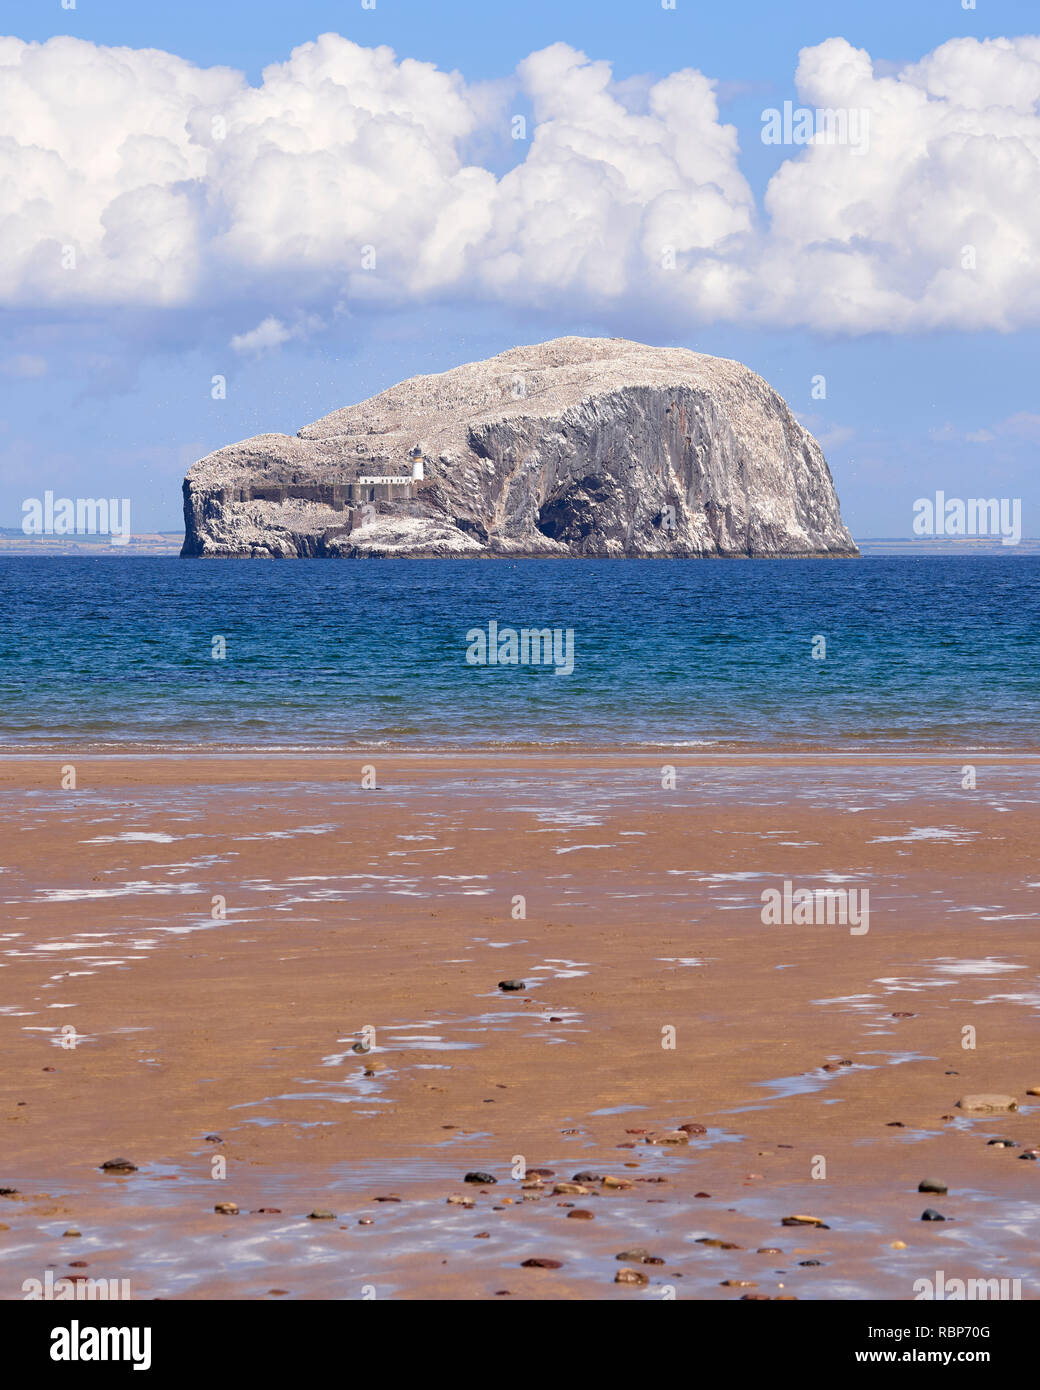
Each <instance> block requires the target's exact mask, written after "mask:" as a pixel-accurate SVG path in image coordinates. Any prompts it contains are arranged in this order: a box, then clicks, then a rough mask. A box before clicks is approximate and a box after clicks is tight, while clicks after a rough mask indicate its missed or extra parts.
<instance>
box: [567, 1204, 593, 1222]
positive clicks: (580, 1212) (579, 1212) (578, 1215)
mask: <svg viewBox="0 0 1040 1390" xmlns="http://www.w3.org/2000/svg"><path fill="white" fill-rule="evenodd" d="M567 1215H568V1217H573V1218H574V1220H575V1221H594V1220H595V1219H596V1218H595V1214H594V1213H593V1212H591V1211H586V1210H585V1209H584V1207H575V1208H574V1210H573V1211H569V1212H568V1213H567Z"/></svg>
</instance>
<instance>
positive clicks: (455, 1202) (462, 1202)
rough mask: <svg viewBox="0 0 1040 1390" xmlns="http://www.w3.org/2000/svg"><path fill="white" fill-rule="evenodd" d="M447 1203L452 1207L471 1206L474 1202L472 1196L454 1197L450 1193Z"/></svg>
mask: <svg viewBox="0 0 1040 1390" xmlns="http://www.w3.org/2000/svg"><path fill="white" fill-rule="evenodd" d="M448 1205H449V1206H452V1207H471V1206H473V1205H474V1203H473V1198H472V1197H456V1196H454V1195H452V1196H451V1197H449V1198H448Z"/></svg>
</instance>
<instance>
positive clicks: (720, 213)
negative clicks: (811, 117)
mask: <svg viewBox="0 0 1040 1390" xmlns="http://www.w3.org/2000/svg"><path fill="white" fill-rule="evenodd" d="M490 91H491V88H490V87H489V85H488V84H481V83H475V84H471V83H467V81H466V79H465V78H464V77H463V76H462V75H461V74H459V73H454V72H451V73H449V72H444V71H442V70H440V69H438V68H437V67H436V66H435V65H433V64H431V63H427V62H419V61H415V60H412V59H408V58H404V59H401V58H399V57H398V56H397V55H395V54H394V53H393V52H392V51H391V50H390V49H388V48H365V47H362V46H360V45H358V44H355V43H352V42H350V41H349V40H347V39H344V38H341V37H340V36H338V35H335V34H325V35H323V36H322V37H321V38H319V39H317V40H316V41H314V42H313V43H307V44H304V45H302V46H301V47H299V48H297V49H295V50H294V51H293V52H292V54H291V55H290V56H289V58H288V59H287V61H285V62H284V63H277V64H273V65H271V66H270V67H268V68H266V69H265V70H264V72H263V74H262V80H261V82H260V83H259V85H258V86H251V85H250V84H249V83H248V82H247V81H246V79H245V78H244V76H243V75H242V74H241V73H239V72H236V71H233V70H231V69H228V68H207V69H203V68H198V67H196V66H195V65H193V64H192V63H189V62H187V61H185V60H183V59H181V58H178V57H176V56H174V55H171V54H168V53H163V52H159V51H157V50H133V49H117V48H106V47H102V46H99V45H95V44H92V43H87V42H84V41H81V40H77V39H71V38H58V39H51V40H49V41H48V42H46V43H42V44H40V43H24V42H22V41H21V40H18V39H0V186H2V187H3V188H4V190H5V197H4V204H3V209H2V211H0V304H3V305H4V306H5V307H8V308H14V309H19V308H20V309H26V310H32V311H35V312H42V313H45V314H50V315H51V316H52V317H53V316H60V315H61V314H63V313H70V314H80V315H82V314H83V313H84V312H88V313H89V312H97V313H99V314H104V313H105V312H107V311H109V310H111V309H119V308H145V309H164V308H177V309H181V308H186V309H200V310H205V311H211V310H218V311H219V310H224V311H226V312H227V313H230V314H233V315H234V316H235V317H236V318H237V320H238V321H239V322H242V320H243V318H245V315H246V314H248V313H249V312H250V310H249V309H248V308H243V306H247V305H252V306H254V307H253V308H252V314H253V315H255V316H256V317H253V318H252V319H250V318H245V322H246V323H248V322H250V321H252V322H254V323H256V319H257V318H260V322H259V323H256V326H255V327H254V328H252V329H248V330H245V331H243V332H241V333H239V334H237V335H236V336H235V337H234V338H233V339H232V345H233V347H234V348H235V350H236V351H239V352H247V353H248V352H260V351H266V350H270V349H273V348H277V347H278V346H279V345H280V344H282V343H284V342H287V341H289V340H290V339H291V338H299V337H303V336H306V335H307V334H308V333H309V332H311V331H313V328H314V326H315V315H321V316H322V318H324V317H325V316H326V314H328V315H332V314H335V313H337V312H338V313H343V312H349V311H350V308H351V306H356V305H358V304H375V305H379V304H387V305H400V304H408V303H414V302H416V301H421V300H427V299H433V298H438V299H452V300H455V301H483V302H491V303H495V302H504V303H510V304H522V305H531V306H533V307H540V308H543V309H549V310H552V311H554V312H555V313H557V314H559V313H561V312H562V313H573V314H581V313H583V312H585V311H593V312H602V311H610V310H614V309H617V310H619V311H623V310H625V309H628V308H632V307H638V309H639V311H640V313H641V315H642V316H643V317H644V318H645V316H647V315H656V316H657V317H658V319H659V321H660V323H661V325H662V328H663V329H665V330H666V331H667V330H668V329H671V330H674V329H675V328H678V327H684V326H689V325H691V324H694V323H697V322H708V321H712V320H726V319H728V320H732V321H738V322H744V323H761V324H768V325H774V324H776V325H784V326H804V327H808V328H812V329H818V330H823V331H828V332H844V333H862V332H873V331H919V330H929V329H939V328H953V329H976V328H988V329H1001V330H1008V329H1013V328H1016V327H1019V326H1023V325H1028V324H1037V323H1040V217H1038V215H1037V208H1038V207H1040V112H1038V99H1040V38H1032V37H1023V38H1013V39H993V40H986V41H978V40H975V39H955V40H952V41H950V42H949V43H946V44H943V45H942V46H941V47H940V48H938V49H936V50H935V51H934V52H933V53H930V54H928V55H926V56H925V57H923V58H922V59H921V60H920V61H919V62H917V63H915V64H912V65H910V66H906V67H903V68H901V69H893V68H892V67H891V65H887V64H880V63H879V64H877V65H876V66H875V64H874V63H873V62H872V60H871V57H870V55H869V54H867V53H866V52H864V51H863V50H860V49H856V48H854V47H853V46H852V45H851V44H849V43H848V42H846V41H845V40H844V39H841V38H832V39H828V40H826V41H825V42H823V43H821V44H818V45H816V46H815V47H812V48H808V49H805V50H803V52H802V54H801V55H800V61H799V65H798V70H797V73H796V74H795V75H794V88H793V92H792V97H795V98H796V99H797V101H798V102H799V103H801V104H802V105H803V106H805V107H807V108H810V109H813V110H815V109H817V108H819V109H825V110H838V111H845V112H848V111H850V110H855V111H856V112H858V113H860V114H861V116H862V117H863V118H864V119H866V120H867V121H869V144H868V145H866V146H865V147H864V149H862V150H859V151H857V150H854V149H851V148H850V147H849V146H848V145H842V144H840V143H828V142H826V141H824V140H822V139H817V140H815V141H814V142H812V143H809V144H805V145H800V146H794V147H792V148H791V149H790V150H789V151H784V156H785V157H784V158H783V161H782V163H781V164H780V167H779V169H778V170H777V172H776V173H775V174H774V176H773V178H772V179H771V180H770V182H769V185H768V188H767V190H766V192H765V196H764V199H763V201H762V205H761V206H757V205H756V202H755V199H754V197H753V195H752V192H751V189H750V187H749V185H748V183H747V181H746V179H745V177H744V174H743V172H742V169H741V155H740V149H739V145H738V139H737V132H736V130H735V128H734V127H733V126H731V125H728V124H726V123H724V122H723V121H722V120H721V119H720V114H719V109H718V102H717V97H716V84H715V83H714V82H713V81H712V79H711V78H710V77H709V76H707V75H705V74H703V73H701V72H698V71H695V70H694V69H690V68H686V69H682V70H680V71H676V72H673V73H671V74H669V75H667V76H665V77H663V78H661V79H660V80H656V81H652V82H643V83H633V82H625V83H619V82H616V81H615V79H614V75H613V72H612V69H611V66H610V65H609V64H608V63H606V62H602V61H593V60H590V59H589V58H588V57H587V56H586V55H585V54H583V53H581V52H579V51H577V50H576V49H573V48H571V47H570V46H568V45H566V44H562V43H558V44H553V45H552V46H551V47H549V48H546V49H543V50H541V51H540V52H537V53H533V54H531V55H530V56H529V57H528V58H526V59H525V60H524V61H523V62H522V63H521V64H520V65H519V67H518V69H517V72H516V76H515V91H516V94H517V96H518V97H519V96H522V97H523V98H524V99H525V100H526V101H527V102H528V103H529V104H530V109H531V111H532V113H533V115H532V120H531V128H530V130H529V132H528V136H529V138H528V139H527V140H526V141H525V142H517V143H516V145H515V147H514V148H515V150H516V151H517V152H518V155H519V158H518V159H517V162H516V163H515V164H514V166H513V167H512V168H509V169H508V170H507V171H506V172H504V173H501V172H499V173H495V172H492V171H491V170H490V169H488V168H486V167H483V165H482V164H474V163H472V162H467V159H466V155H465V151H467V150H472V149H478V148H485V147H489V146H490V145H491V144H493V143H494V141H493V139H492V138H491V136H492V135H493V133H494V131H498V132H499V133H501V130H502V129H503V127H504V126H507V125H508V122H509V119H510V113H509V112H508V111H507V110H506V109H505V107H504V106H503V105H502V104H501V102H498V103H496V102H495V101H493V100H492V99H491V97H490V95H489V93H490ZM753 138H757V132H756V135H755V137H753ZM510 143H511V142H510ZM257 305H262V306H263V308H261V309H260V310H259V311H258V310H257V308H256V307H255V306H257Z"/></svg>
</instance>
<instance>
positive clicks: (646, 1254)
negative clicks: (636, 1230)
mask: <svg viewBox="0 0 1040 1390" xmlns="http://www.w3.org/2000/svg"><path fill="white" fill-rule="evenodd" d="M614 1258H615V1260H626V1261H627V1262H628V1263H629V1264H634V1265H645V1264H649V1263H650V1262H651V1260H652V1259H653V1256H652V1255H651V1254H650V1251H649V1250H644V1249H643V1247H642V1246H641V1245H636V1246H634V1247H633V1249H631V1250H622V1251H621V1252H620V1253H619V1254H617V1255H615V1256H614Z"/></svg>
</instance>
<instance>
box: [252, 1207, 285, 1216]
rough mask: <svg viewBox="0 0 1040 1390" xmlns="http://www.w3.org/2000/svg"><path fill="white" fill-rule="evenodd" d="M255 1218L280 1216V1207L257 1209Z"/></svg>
mask: <svg viewBox="0 0 1040 1390" xmlns="http://www.w3.org/2000/svg"><path fill="white" fill-rule="evenodd" d="M256 1214H257V1216H281V1214H282V1209H281V1207H257V1209H256Z"/></svg>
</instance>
